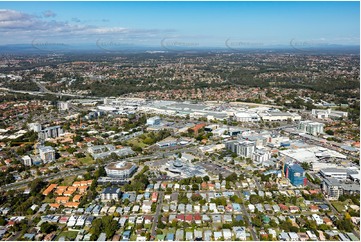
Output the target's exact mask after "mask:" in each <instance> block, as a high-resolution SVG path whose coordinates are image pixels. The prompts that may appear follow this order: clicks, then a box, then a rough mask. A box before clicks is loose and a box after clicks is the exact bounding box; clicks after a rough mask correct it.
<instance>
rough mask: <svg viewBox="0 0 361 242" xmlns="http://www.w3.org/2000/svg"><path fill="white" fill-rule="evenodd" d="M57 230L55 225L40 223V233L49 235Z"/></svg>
mask: <svg viewBox="0 0 361 242" xmlns="http://www.w3.org/2000/svg"><path fill="white" fill-rule="evenodd" d="M56 229H57V227H56V225H54V224H50V223H48V222H45V223H42V224H41V226H40V231H41V232H42V233H46V234H49V233H51V232H53V231H55V230H56Z"/></svg>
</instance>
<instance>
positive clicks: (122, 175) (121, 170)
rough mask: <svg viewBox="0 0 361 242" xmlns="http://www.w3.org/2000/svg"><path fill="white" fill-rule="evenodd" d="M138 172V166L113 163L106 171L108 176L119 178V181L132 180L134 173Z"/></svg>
mask: <svg viewBox="0 0 361 242" xmlns="http://www.w3.org/2000/svg"><path fill="white" fill-rule="evenodd" d="M136 170H137V166H136V165H134V164H133V163H131V162H125V161H121V162H112V163H110V164H109V165H107V166H106V167H105V171H106V173H107V176H109V177H114V178H119V179H127V178H130V177H131V176H132V175H133V174H134V172H135V171H136Z"/></svg>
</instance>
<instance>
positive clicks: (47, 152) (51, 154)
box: [39, 146, 55, 163]
mask: <svg viewBox="0 0 361 242" xmlns="http://www.w3.org/2000/svg"><path fill="white" fill-rule="evenodd" d="M39 155H40V158H41V160H42V161H43V162H44V163H48V162H52V161H55V150H54V148H53V147H51V146H42V147H39Z"/></svg>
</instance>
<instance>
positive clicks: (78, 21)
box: [71, 18, 81, 23]
mask: <svg viewBox="0 0 361 242" xmlns="http://www.w3.org/2000/svg"><path fill="white" fill-rule="evenodd" d="M71 21H73V22H77V23H80V22H81V21H80V19H78V18H72V19H71Z"/></svg>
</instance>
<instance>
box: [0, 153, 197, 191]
mask: <svg viewBox="0 0 361 242" xmlns="http://www.w3.org/2000/svg"><path fill="white" fill-rule="evenodd" d="M195 151H196V148H181V149H177V150H172V151H164V152H159V153H157V154H153V155H141V156H136V157H130V158H125V159H124V160H125V161H133V162H137V161H140V160H145V159H158V158H162V156H163V155H165V156H168V155H173V154H176V153H178V152H195ZM110 162H112V161H108V162H107V163H105V164H104V165H106V164H108V163H110ZM96 165H97V164H93V165H89V166H83V167H81V168H80V169H71V170H65V171H59V172H57V173H54V174H49V175H42V176H38V177H36V178H39V179H43V180H44V181H50V180H53V179H57V178H61V177H67V176H73V175H80V174H84V173H86V172H87V169H88V168H90V167H95V166H96ZM33 179H34V178H30V179H26V180H23V181H19V182H15V183H11V184H7V185H4V186H2V187H0V191H9V190H13V189H19V188H23V187H26V186H27V185H28V184H29V182H31V181H32V180H33Z"/></svg>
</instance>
